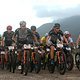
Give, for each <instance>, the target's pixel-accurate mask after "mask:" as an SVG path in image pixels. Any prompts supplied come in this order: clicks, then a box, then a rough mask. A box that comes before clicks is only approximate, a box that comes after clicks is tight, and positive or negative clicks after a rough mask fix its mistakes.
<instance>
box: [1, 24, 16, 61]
mask: <svg viewBox="0 0 80 80" xmlns="http://www.w3.org/2000/svg"><path fill="white" fill-rule="evenodd" d="M13 35H14V31H12V26H11V25H8V26H7V28H6V31H5V32H4V33H3V36H2V46H4V47H8V46H11V45H12V43H13ZM5 50H6V51H5V52H6V54H5V58H6V61H8V57H7V49H5Z"/></svg>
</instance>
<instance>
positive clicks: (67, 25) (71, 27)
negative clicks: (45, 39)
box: [37, 16, 80, 40]
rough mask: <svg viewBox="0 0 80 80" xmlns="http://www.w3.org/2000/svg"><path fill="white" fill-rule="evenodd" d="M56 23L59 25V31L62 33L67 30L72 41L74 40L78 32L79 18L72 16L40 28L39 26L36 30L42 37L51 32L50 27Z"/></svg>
mask: <svg viewBox="0 0 80 80" xmlns="http://www.w3.org/2000/svg"><path fill="white" fill-rule="evenodd" d="M56 22H57V23H60V24H61V29H62V30H63V31H66V30H68V31H69V32H70V33H71V34H72V37H73V39H74V40H76V38H77V37H78V35H79V32H80V16H72V17H68V18H64V19H60V20H56V21H53V22H52V23H45V24H43V25H42V26H40V27H39V28H38V29H37V30H38V32H39V33H40V35H41V36H43V35H44V34H45V33H46V32H49V31H50V30H51V28H52V26H53V25H54V23H56Z"/></svg>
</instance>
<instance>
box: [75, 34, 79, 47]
mask: <svg viewBox="0 0 80 80" xmlns="http://www.w3.org/2000/svg"><path fill="white" fill-rule="evenodd" d="M79 42H80V35H79V36H78V39H77V41H76V45H77V46H78V45H79Z"/></svg>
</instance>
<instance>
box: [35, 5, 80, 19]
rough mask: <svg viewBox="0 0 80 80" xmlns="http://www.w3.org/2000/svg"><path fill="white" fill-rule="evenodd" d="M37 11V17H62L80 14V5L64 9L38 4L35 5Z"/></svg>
mask: <svg viewBox="0 0 80 80" xmlns="http://www.w3.org/2000/svg"><path fill="white" fill-rule="evenodd" d="M34 9H35V11H36V16H37V17H41V18H43V17H55V18H62V17H69V16H73V15H80V5H77V6H76V7H72V8H67V9H62V8H60V7H59V8H53V9H52V10H49V9H48V8H47V7H46V6H37V7H34Z"/></svg>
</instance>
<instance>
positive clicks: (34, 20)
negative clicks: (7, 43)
mask: <svg viewBox="0 0 80 80" xmlns="http://www.w3.org/2000/svg"><path fill="white" fill-rule="evenodd" d="M73 15H80V0H0V28H1V29H0V33H2V32H4V31H5V30H6V26H7V25H12V26H13V30H15V29H16V28H18V27H19V22H20V21H21V20H25V21H26V22H27V27H28V28H30V26H31V25H35V26H37V27H39V26H40V25H42V24H44V23H48V22H52V21H53V20H55V19H59V18H64V17H68V16H73Z"/></svg>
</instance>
